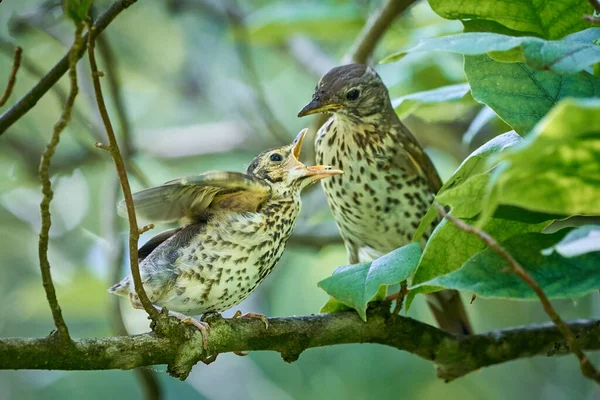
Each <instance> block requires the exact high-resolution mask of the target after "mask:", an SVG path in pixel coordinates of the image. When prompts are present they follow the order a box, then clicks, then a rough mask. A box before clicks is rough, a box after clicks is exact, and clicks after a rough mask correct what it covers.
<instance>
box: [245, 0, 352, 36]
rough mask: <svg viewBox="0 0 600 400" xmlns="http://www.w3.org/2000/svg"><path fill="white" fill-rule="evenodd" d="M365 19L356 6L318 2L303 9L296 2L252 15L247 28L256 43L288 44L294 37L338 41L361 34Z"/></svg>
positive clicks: (258, 11)
mask: <svg viewBox="0 0 600 400" xmlns="http://www.w3.org/2000/svg"><path fill="white" fill-rule="evenodd" d="M363 24H364V19H363V17H362V16H361V12H360V8H359V7H357V5H356V4H353V3H344V4H336V3H331V2H314V3H311V4H305V5H304V6H302V7H298V5H297V4H296V3H294V2H275V3H271V4H269V5H267V6H264V7H262V8H260V9H258V10H257V11H255V12H253V13H252V14H250V15H249V16H248V18H247V20H246V27H247V28H248V31H249V37H250V39H251V40H252V41H255V42H260V43H268V44H274V43H284V42H286V41H287V40H288V39H289V38H290V36H292V35H294V34H303V35H308V36H310V37H313V38H317V39H321V40H338V39H340V38H346V37H348V36H349V35H350V36H352V35H354V34H355V33H356V32H358V31H359V30H360V29H361V28H362V25H363Z"/></svg>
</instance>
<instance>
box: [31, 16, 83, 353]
mask: <svg viewBox="0 0 600 400" xmlns="http://www.w3.org/2000/svg"><path fill="white" fill-rule="evenodd" d="M82 32H83V25H82V24H79V25H77V26H76V28H75V39H74V41H73V46H72V47H71V50H70V52H69V57H68V65H69V80H70V84H71V86H70V90H69V95H68V97H67V101H66V102H65V106H64V109H63V112H62V114H61V116H60V119H59V120H58V122H57V123H56V124H55V125H54V131H53V132H52V137H51V138H50V143H48V146H47V147H46V150H45V151H44V153H43V154H42V159H41V161H40V168H39V174H40V181H41V183H42V194H43V198H42V202H41V203H40V214H41V220H42V226H41V228H40V240H39V247H38V252H39V259H40V271H41V274H42V283H43V285H44V290H45V292H46V298H47V300H48V304H49V305H50V310H51V311H52V318H54V325H55V326H56V329H57V330H58V337H59V339H60V340H61V341H63V343H69V342H70V340H71V337H70V336H69V329H68V328H67V324H66V323H65V320H64V318H63V316H62V311H61V309H60V306H59V304H58V300H57V298H56V291H55V289H54V284H53V283H52V274H51V273H50V261H49V260H48V242H49V240H50V226H51V224H52V219H51V216H50V202H51V201H52V197H53V196H54V193H53V192H52V183H51V182H50V163H51V161H52V156H53V155H54V153H55V152H56V147H57V146H58V142H59V140H60V134H61V132H62V131H63V130H64V129H65V127H66V126H67V124H68V123H69V120H70V119H71V111H72V109H73V104H75V98H76V97H77V93H78V91H79V88H78V86H77V61H78V60H79V57H78V56H77V54H78V53H79V49H80V48H81V47H82V45H83V42H82V37H81V34H82Z"/></svg>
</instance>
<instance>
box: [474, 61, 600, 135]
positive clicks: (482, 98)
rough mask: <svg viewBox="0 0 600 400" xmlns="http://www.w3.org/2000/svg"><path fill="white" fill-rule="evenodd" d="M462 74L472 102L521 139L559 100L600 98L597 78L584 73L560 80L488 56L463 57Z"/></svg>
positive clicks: (556, 77)
mask: <svg viewBox="0 0 600 400" xmlns="http://www.w3.org/2000/svg"><path fill="white" fill-rule="evenodd" d="M465 74H466V75H467V79H468V81H469V84H470V85H471V93H472V95H473V97H474V98H475V100H477V101H479V102H481V103H484V104H487V105H488V106H490V107H491V108H492V109H493V110H494V111H495V112H496V114H498V116H499V117H500V118H502V119H503V120H504V121H505V122H506V123H507V124H509V125H510V126H511V127H512V128H513V129H514V130H515V131H517V132H518V133H520V134H522V135H524V134H526V133H527V132H529V131H530V130H531V129H532V128H533V126H534V125H535V124H536V123H537V122H538V121H539V120H540V119H541V118H542V117H543V116H544V115H546V113H547V112H548V111H549V110H550V109H551V108H552V107H553V106H554V105H555V104H556V103H558V102H559V101H560V100H562V99H564V98H567V97H583V98H585V97H595V96H599V95H600V77H597V76H593V75H591V74H589V73H587V72H580V73H578V74H575V75H569V76H561V75H557V74H554V73H552V72H538V71H534V70H533V69H531V68H530V67H528V66H526V65H525V64H523V63H502V62H498V61H494V60H492V59H491V58H490V57H489V56H487V55H480V56H466V57H465Z"/></svg>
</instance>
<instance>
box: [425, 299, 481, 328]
mask: <svg viewBox="0 0 600 400" xmlns="http://www.w3.org/2000/svg"><path fill="white" fill-rule="evenodd" d="M427 304H428V305H429V308H430V309H431V312H432V313H433V316H434V318H435V319H436V321H437V323H438V326H439V327H440V328H441V329H443V330H445V331H447V332H449V333H452V334H454V335H456V336H466V335H472V334H473V328H472V327H471V323H470V322H469V318H468V317H467V312H466V310H465V306H464V303H463V301H462V300H461V298H460V293H458V291H456V290H442V291H440V292H435V293H431V294H429V295H427Z"/></svg>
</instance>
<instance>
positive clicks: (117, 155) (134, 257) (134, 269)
mask: <svg viewBox="0 0 600 400" xmlns="http://www.w3.org/2000/svg"><path fill="white" fill-rule="evenodd" d="M98 34H100V32H99V31H96V29H95V28H94V27H93V26H92V25H91V24H90V25H89V32H88V36H89V38H88V40H89V41H88V47H89V51H88V55H89V61H90V68H91V71H92V81H93V84H94V92H95V93H96V101H97V103H98V109H99V110H100V115H101V116H102V121H103V122H104V126H105V128H106V134H107V136H108V140H109V143H110V145H109V146H105V145H101V144H98V147H101V148H103V149H105V150H108V151H110V154H111V155H112V158H113V160H114V162H115V167H116V169H117V175H118V176H119V181H120V182H121V189H122V190H123V195H124V197H125V204H126V205H127V216H128V218H129V261H130V264H131V277H132V278H133V283H134V286H135V293H136V294H137V296H138V297H139V299H140V302H141V303H142V306H143V307H144V310H145V311H146V312H147V313H148V315H149V316H150V318H152V319H153V320H156V318H157V317H158V311H157V310H156V308H154V306H153V305H152V303H151V302H150V299H148V296H147V295H146V291H145V290H144V286H143V285H142V278H141V277H140V268H139V263H138V239H139V237H140V229H139V228H138V224H137V218H136V216H135V209H134V207H133V197H132V195H131V188H130V186H129V180H128V178H127V171H126V169H125V163H124V161H123V157H122V156H121V152H120V150H119V145H118V143H117V138H116V136H115V132H114V130H113V127H112V123H111V122H110V117H109V116H108V111H106V105H105V103H104V96H103V95H102V86H101V85H100V76H101V74H100V73H99V71H98V65H97V63H96V57H95V54H94V46H95V41H96V37H97V36H98Z"/></svg>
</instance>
